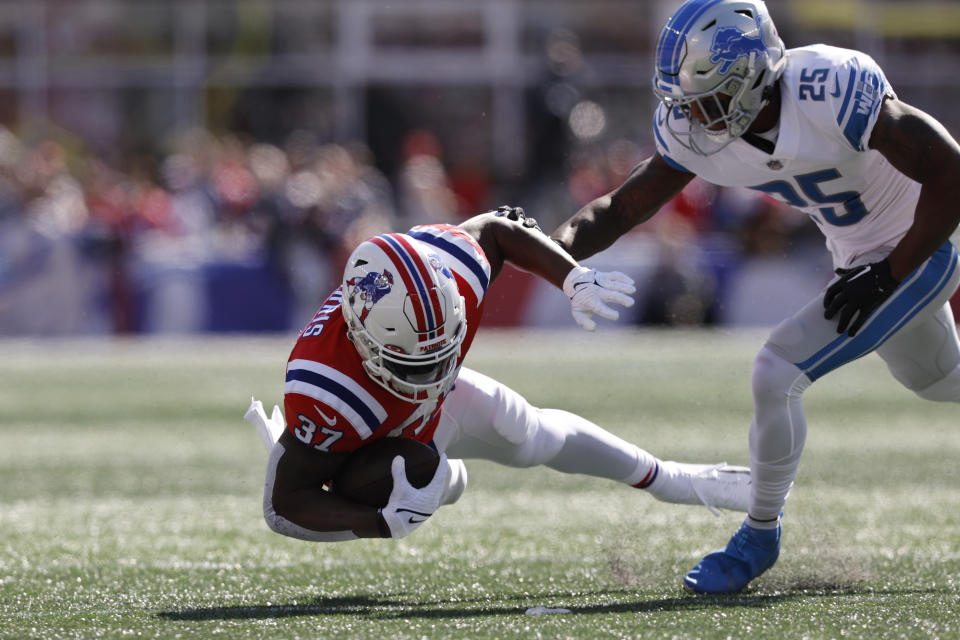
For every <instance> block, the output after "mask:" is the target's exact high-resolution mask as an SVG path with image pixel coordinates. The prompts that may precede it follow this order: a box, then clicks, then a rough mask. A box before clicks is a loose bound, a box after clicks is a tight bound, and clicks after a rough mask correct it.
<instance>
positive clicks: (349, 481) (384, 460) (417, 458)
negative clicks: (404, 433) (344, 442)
mask: <svg viewBox="0 0 960 640" xmlns="http://www.w3.org/2000/svg"><path fill="white" fill-rule="evenodd" d="M395 456H402V457H403V459H404V463H405V469H406V475H407V481H408V482H409V483H410V484H411V485H413V486H414V487H416V488H418V489H421V488H423V487H425V486H426V485H427V484H429V483H430V480H431V479H433V476H434V474H436V472H437V465H438V464H439V462H440V455H439V454H438V453H437V452H436V451H434V449H433V447H430V446H428V445H426V444H423V443H422V442H417V441H416V440H410V439H409V438H379V439H377V440H374V441H373V442H371V443H370V444H366V445H364V446H362V447H360V448H359V449H357V450H356V451H354V452H353V453H351V454H350V455H349V456H348V457H347V459H346V460H345V461H344V463H343V466H342V467H341V468H340V470H339V471H338V472H337V474H336V475H335V476H334V477H333V482H331V484H330V490H331V491H333V493H335V494H336V495H338V496H340V497H341V498H345V499H347V500H350V501H351V502H358V503H360V504H365V505H367V506H369V507H377V508H381V507H384V506H386V504H387V501H388V500H389V499H390V492H391V491H392V490H393V476H392V475H391V472H390V464H391V463H392V462H393V458H394V457H395Z"/></svg>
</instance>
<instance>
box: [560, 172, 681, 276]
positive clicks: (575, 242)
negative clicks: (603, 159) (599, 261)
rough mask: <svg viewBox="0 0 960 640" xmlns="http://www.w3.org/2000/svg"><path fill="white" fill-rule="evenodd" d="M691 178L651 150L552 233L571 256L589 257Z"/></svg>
mask: <svg viewBox="0 0 960 640" xmlns="http://www.w3.org/2000/svg"><path fill="white" fill-rule="evenodd" d="M692 179H693V174H691V173H685V172H683V171H679V170H677V169H674V168H673V167H671V166H670V165H669V164H667V162H666V160H664V159H663V157H662V156H661V155H660V154H659V153H654V155H653V156H651V157H650V158H647V159H646V160H644V161H643V162H641V163H640V164H639V165H637V167H636V168H635V169H634V170H633V173H631V174H630V177H629V178H627V180H626V181H625V182H624V183H623V184H622V185H620V186H619V187H617V188H616V189H615V190H613V191H612V192H610V193H608V194H606V195H604V196H600V197H599V198H597V199H596V200H593V201H592V202H590V203H588V204H587V205H586V206H584V207H583V208H582V209H580V211H578V212H577V213H575V214H574V215H573V217H571V218H570V219H569V220H567V221H566V222H564V223H563V224H561V225H560V226H559V227H557V229H556V231H554V232H553V234H551V237H552V238H553V239H554V240H555V241H556V242H558V243H559V244H560V245H561V246H562V247H563V248H565V249H566V250H567V251H568V252H569V253H570V255H572V256H573V257H574V258H576V259H578V260H582V259H583V258H588V257H590V256H592V255H594V254H595V253H598V252H600V251H602V250H604V249H606V248H607V247H609V246H610V245H611V244H613V243H614V241H615V240H616V239H617V238H619V237H620V236H622V235H623V234H625V233H626V232H627V231H629V230H630V229H632V228H634V227H635V226H637V225H638V224H640V223H642V222H646V221H647V220H649V219H650V218H651V217H653V215H654V214H655V213H656V212H657V211H659V210H660V208H661V207H663V205H665V204H666V203H667V202H669V201H670V199H671V198H673V197H674V196H675V195H677V194H678V193H680V191H681V190H682V189H683V188H684V187H685V186H687V184H688V183H689V182H690V181H691V180H692Z"/></svg>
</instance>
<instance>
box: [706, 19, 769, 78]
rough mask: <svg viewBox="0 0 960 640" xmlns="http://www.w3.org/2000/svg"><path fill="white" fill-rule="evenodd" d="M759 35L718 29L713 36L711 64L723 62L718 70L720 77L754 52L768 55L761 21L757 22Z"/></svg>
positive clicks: (733, 28) (734, 29) (727, 28)
mask: <svg viewBox="0 0 960 640" xmlns="http://www.w3.org/2000/svg"><path fill="white" fill-rule="evenodd" d="M757 33H759V34H760V35H756V36H751V35H747V34H746V33H744V32H743V31H740V30H739V29H737V28H736V27H723V28H722V29H717V33H716V34H715V35H714V36H713V44H712V45H711V46H710V50H711V51H713V55H711V56H710V62H713V63H717V62H722V64H721V65H720V68H719V69H718V70H717V71H718V73H720V75H726V74H727V72H728V71H730V67H732V66H733V65H734V64H736V62H737V60H739V59H740V58H744V57H748V56H749V55H750V54H751V53H754V52H756V53H757V54H759V55H764V54H766V53H767V46H766V45H765V44H764V43H763V35H762V34H763V32H762V31H760V21H759V20H757Z"/></svg>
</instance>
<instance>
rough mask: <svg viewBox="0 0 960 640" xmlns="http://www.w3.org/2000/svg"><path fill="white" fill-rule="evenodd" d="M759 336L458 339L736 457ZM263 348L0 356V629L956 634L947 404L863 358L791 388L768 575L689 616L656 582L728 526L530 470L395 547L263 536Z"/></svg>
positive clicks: (121, 633)
mask: <svg viewBox="0 0 960 640" xmlns="http://www.w3.org/2000/svg"><path fill="white" fill-rule="evenodd" d="M762 338H763V336H762V334H732V333H726V332H713V333H707V332H696V333H682V332H660V333H657V332H648V333H636V334H634V333H619V334H617V333H610V332H608V333H607V334H604V333H603V332H602V331H601V332H600V333H598V334H596V335H591V334H586V333H562V334H541V335H540V338H539V339H536V340H534V339H533V334H512V333H506V334H497V333H492V332H488V333H484V332H482V331H481V334H480V336H479V337H478V340H477V343H476V345H475V347H474V349H473V350H472V351H471V353H470V356H469V358H468V364H469V365H470V366H472V367H474V368H476V369H479V370H481V371H484V372H486V373H489V374H491V375H494V376H495V377H498V378H499V379H501V380H503V381H504V382H507V383H508V384H510V385H512V386H513V387H514V388H516V389H518V390H520V391H522V392H523V393H525V394H526V395H527V397H528V398H530V400H531V401H532V402H534V403H535V404H538V405H540V406H552V407H562V408H566V409H569V410H572V411H575V412H579V413H582V414H583V415H585V416H588V417H590V418H592V419H594V420H595V421H597V422H599V423H600V424H602V425H604V426H606V427H607V428H608V429H610V430H612V431H614V432H616V433H618V434H619V435H621V436H624V437H626V438H627V439H630V440H633V441H635V442H637V443H638V444H640V445H641V446H643V447H645V448H646V449H648V450H650V451H651V452H653V453H654V454H656V455H659V456H660V457H662V458H668V459H683V460H690V461H702V462H713V461H719V460H727V461H728V462H731V463H739V464H746V463H747V450H746V449H747V446H746V434H747V425H748V424H749V421H750V415H751V407H752V405H751V400H750V396H749V370H750V362H751V360H752V357H753V354H754V352H755V351H756V350H757V348H758V347H759V346H760V344H761V343H762ZM289 343H290V341H289V340H287V339H270V340H264V339H250V340H243V339H220V338H211V339H196V340H189V341H148V342H142V341H132V342H107V343H104V342H57V341H51V342H0V416H2V419H0V638H4V639H9V638H128V637H142V638H271V639H274V638H276V639H283V638H371V639H382V638H443V639H446V638H540V637H543V638H671V637H677V638H727V637H732V638H748V637H749V638H773V639H779V638H841V637H843V638H870V639H873V638H901V637H902V638H958V637H960V612H958V610H960V493H958V490H960V471H958V465H960V426H958V423H960V420H958V416H960V410H958V407H956V406H954V405H936V404H933V403H929V402H925V401H922V400H919V399H917V398H915V397H914V396H913V395H912V394H910V393H909V392H907V391H906V390H904V389H902V388H900V387H899V386H898V385H897V384H896V383H895V382H894V381H893V380H892V378H890V377H889V376H888V375H887V373H886V370H885V369H884V367H883V365H882V363H881V362H880V361H879V360H878V359H876V358H875V357H871V358H867V359H865V360H862V361H860V362H857V363H855V364H853V365H851V366H849V367H847V368H846V369H844V370H841V371H840V372H837V373H835V374H833V375H832V376H831V377H829V378H827V379H826V380H824V381H820V382H818V383H817V384H815V385H814V386H813V387H812V388H811V389H810V390H809V391H808V393H807V395H806V406H807V413H808V419H809V423H810V430H809V437H808V440H807V449H806V453H805V456H804V459H803V463H802V465H801V469H800V475H799V477H798V480H797V486H796V487H795V489H794V493H793V495H792V496H791V498H790V500H789V501H788V503H787V510H786V515H785V529H784V540H783V550H782V554H781V558H780V561H779V562H778V563H777V565H776V566H775V567H774V568H773V569H771V570H770V571H769V572H768V573H767V574H765V575H764V576H763V577H761V578H760V579H758V580H756V581H755V582H754V583H753V584H752V585H751V586H750V588H749V589H748V590H747V591H746V592H745V593H743V594H741V595H739V596H736V597H725V598H706V599H705V598H697V597H693V596H688V595H686V594H684V592H683V591H682V590H681V588H680V580H681V577H682V575H683V573H684V572H685V571H686V570H687V569H688V568H689V567H690V566H692V565H693V564H694V563H695V562H696V561H697V560H698V559H699V558H700V557H701V556H702V555H703V554H704V553H707V552H709V551H711V550H713V549H714V548H717V547H719V546H722V545H723V544H725V543H726V540H727V539H728V537H729V535H730V534H731V533H732V532H733V531H734V530H735V529H736V527H737V526H738V525H739V523H740V520H741V517H740V516H739V515H737V514H734V513H730V512H725V513H724V515H723V516H722V517H720V518H716V517H714V516H712V515H711V514H710V513H709V512H708V511H707V510H706V509H703V508H697V507H686V506H676V505H668V504H663V503H659V502H657V501H655V500H653V499H651V498H650V497H649V496H647V495H645V494H643V493H642V492H640V491H637V490H633V489H629V488H626V487H623V486H619V485H615V484H612V483H609V482H605V481H601V480H597V479H592V478H581V477H572V476H564V475H562V474H558V473H556V472H552V471H550V470H547V469H533V470H525V471H520V470H512V469H506V468H503V467H497V466H495V465H492V464H489V463H485V462H471V463H468V469H469V471H470V487H469V489H468V490H467V493H466V494H465V495H464V497H463V498H462V500H461V501H460V502H459V503H458V504H457V505H455V506H453V507H449V508H446V509H444V510H441V511H440V512H438V514H437V515H436V516H435V517H434V518H432V519H431V521H430V522H429V523H428V524H427V525H425V526H424V527H422V528H421V529H420V530H418V531H417V532H416V533H415V534H414V535H412V536H411V537H409V538H407V539H405V540H402V541H398V542H392V541H381V540H373V541H359V542H351V543H342V544H339V545H317V544H311V543H306V542H300V541H296V540H291V539H286V538H283V537H280V536H278V535H276V534H274V533H272V532H271V531H269V530H268V529H267V527H266V525H265V524H264V523H263V520H262V518H261V513H260V508H261V507H260V501H261V482H262V472H263V466H264V463H265V460H266V454H265V452H264V450H263V448H262V446H261V444H260V440H259V438H258V437H257V435H256V432H255V431H254V429H253V428H252V427H250V426H249V425H247V424H246V423H245V422H243V420H242V415H243V412H244V410H245V409H246V407H247V404H248V403H249V399H250V395H251V394H255V395H257V397H259V398H261V399H262V400H264V403H265V404H267V405H268V411H269V406H271V405H272V404H273V402H275V401H276V400H278V399H279V397H280V393H281V390H282V378H283V372H284V366H285V360H286V356H287V351H288V348H289ZM268 403H269V404H268ZM538 606H543V607H552V608H561V607H562V608H566V609H569V610H570V611H571V612H570V613H568V614H564V615H548V616H533V615H525V613H524V612H525V611H526V610H527V609H529V608H531V607H538Z"/></svg>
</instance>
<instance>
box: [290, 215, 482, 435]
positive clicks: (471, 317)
mask: <svg viewBox="0 0 960 640" xmlns="http://www.w3.org/2000/svg"><path fill="white" fill-rule="evenodd" d="M407 235H408V236H410V237H412V238H413V239H414V240H415V241H417V242H420V243H422V245H421V246H424V245H425V246H424V248H425V249H426V252H427V253H428V254H429V253H433V254H436V255H437V256H438V257H439V258H440V259H441V261H442V262H443V263H444V264H445V265H446V266H447V267H448V268H449V269H450V271H451V272H452V273H453V277H454V279H455V280H456V283H457V289H458V290H459V291H460V295H462V296H463V298H464V302H465V305H464V308H465V311H466V320H467V334H466V337H465V338H464V341H463V346H462V348H461V351H460V361H459V363H458V365H459V364H461V363H462V362H463V359H464V357H466V355H467V351H468V350H469V348H470V344H471V342H473V337H474V335H475V334H476V332H477V326H478V325H479V322H480V316H481V315H482V307H483V298H484V295H485V294H486V291H487V286H488V285H489V283H490V263H489V262H488V261H487V257H486V256H485V255H484V253H483V250H482V249H481V248H480V245H478V244H477V243H476V241H474V240H473V238H471V237H470V236H469V235H467V234H466V233H464V232H463V231H462V230H461V229H460V228H459V227H455V226H452V225H446V224H436V225H423V226H417V227H414V228H413V229H411V230H410V231H408V232H407ZM341 296H342V291H341V289H340V288H337V290H336V291H334V292H333V293H332V294H331V295H330V297H329V298H327V300H326V301H325V302H324V303H323V306H321V307H320V310H319V311H317V313H316V315H315V316H314V317H313V319H312V320H311V321H310V323H309V324H308V325H307V326H306V327H305V328H304V329H303V331H301V332H300V337H299V338H298V339H297V343H296V344H295V345H294V347H293V352H292V353H291V354H290V359H289V361H288V362H287V378H286V384H285V386H284V397H283V405H284V412H285V414H286V421H287V429H289V430H290V432H291V433H292V434H293V435H294V436H295V437H296V438H297V439H298V440H300V441H301V442H303V443H305V444H307V445H309V446H312V447H313V448H314V449H317V450H319V451H330V452H343V451H353V450H354V449H357V448H358V447H360V446H361V445H363V444H366V443H367V442H371V441H373V440H376V439H378V438H382V437H385V436H387V435H392V436H403V437H405V438H412V439H414V440H419V441H420V442H424V443H429V442H430V441H431V440H433V433H434V431H435V430H436V428H437V423H438V422H439V420H440V410H441V408H442V406H443V400H444V398H443V397H441V398H439V399H438V400H436V401H432V402H424V403H419V404H418V403H413V402H408V401H406V400H402V399H401V398H398V397H397V396H394V395H393V394H392V393H390V392H389V391H387V390H386V389H384V388H383V387H381V386H380V385H379V384H377V383H376V382H374V381H373V380H371V379H370V377H369V376H367V374H366V371H365V370H364V368H363V361H362V360H361V358H360V356H359V354H358V353H357V351H356V349H355V348H354V346H353V343H352V342H350V339H349V338H347V325H346V321H345V320H344V318H343V312H342V309H341Z"/></svg>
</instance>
